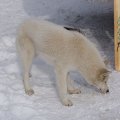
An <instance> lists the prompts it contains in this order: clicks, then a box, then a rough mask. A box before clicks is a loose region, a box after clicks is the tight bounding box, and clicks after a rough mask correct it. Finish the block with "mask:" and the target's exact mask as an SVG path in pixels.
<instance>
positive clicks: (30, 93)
mask: <svg viewBox="0 0 120 120" xmlns="http://www.w3.org/2000/svg"><path fill="white" fill-rule="evenodd" d="M25 93H26V94H27V95H29V96H31V95H33V94H34V90H33V89H30V90H25Z"/></svg>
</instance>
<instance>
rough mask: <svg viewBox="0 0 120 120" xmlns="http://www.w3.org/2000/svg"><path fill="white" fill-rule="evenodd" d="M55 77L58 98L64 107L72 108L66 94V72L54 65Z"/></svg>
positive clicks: (59, 66)
mask: <svg viewBox="0 0 120 120" xmlns="http://www.w3.org/2000/svg"><path fill="white" fill-rule="evenodd" d="M56 77H57V87H58V92H59V96H60V100H61V102H62V104H63V105H65V106H72V105H73V104H72V102H71V100H70V99H69V95H68V94H67V80H66V78H67V72H66V71H64V68H63V67H62V66H61V65H56Z"/></svg>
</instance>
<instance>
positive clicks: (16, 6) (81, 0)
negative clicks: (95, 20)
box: [0, 0, 113, 37]
mask: <svg viewBox="0 0 120 120" xmlns="http://www.w3.org/2000/svg"><path fill="white" fill-rule="evenodd" d="M112 11H113V0H107V1H104V0H94V1H93V0H0V37H1V36H7V35H14V33H15V31H16V28H17V26H18V24H19V23H21V22H22V21H23V20H24V19H26V18H29V17H40V18H47V19H50V20H51V21H54V22H56V23H59V24H69V23H68V21H70V20H71V21H72V20H75V19H76V18H77V17H78V16H79V17H80V16H84V15H88V14H89V15H93V14H101V13H109V12H112Z"/></svg>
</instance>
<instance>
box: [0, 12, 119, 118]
mask: <svg viewBox="0 0 120 120" xmlns="http://www.w3.org/2000/svg"><path fill="white" fill-rule="evenodd" d="M68 23H69V25H72V26H78V27H80V28H82V29H83V31H84V33H85V35H86V36H87V37H88V38H89V39H90V40H91V41H93V42H95V43H96V44H98V48H99V50H100V52H101V54H102V55H103V56H104V55H105V56H107V57H108V59H109V60H110V64H111V68H110V69H111V70H112V73H111V75H110V78H109V82H108V85H109V88H110V93H109V94H106V95H102V94H101V93H99V92H97V91H95V90H94V88H92V87H90V86H89V85H87V84H86V83H85V82H84V81H83V79H82V78H81V76H79V75H78V74H76V73H73V74H72V77H73V78H74V79H75V81H76V85H78V86H79V87H81V91H82V93H81V94H79V95H71V98H72V100H73V102H74V105H73V106H72V107H65V106H63V105H62V104H61V103H60V101H59V98H58V96H57V93H56V88H55V73H54V69H53V68H52V67H51V66H49V65H47V64H45V63H44V61H40V60H39V59H38V58H37V59H36V60H35V61H34V64H33V67H32V72H31V73H32V78H31V83H32V86H33V89H34V90H35V94H34V95H33V96H27V95H26V94H25V93H24V88H23V83H22V76H21V70H20V69H19V64H18V63H19V62H18V58H17V56H16V49H15V36H12V35H4V36H2V37H1V40H0V41H1V42H0V120H120V73H118V72H116V71H114V70H113V66H114V64H113V63H114V55H113V14H102V15H99V16H96V15H94V16H87V17H81V16H78V17H77V18H76V19H72V20H71V19H70V21H69V20H68Z"/></svg>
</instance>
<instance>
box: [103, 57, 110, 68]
mask: <svg viewBox="0 0 120 120" xmlns="http://www.w3.org/2000/svg"><path fill="white" fill-rule="evenodd" d="M104 63H105V65H106V66H107V65H109V63H110V61H109V60H108V59H107V58H104Z"/></svg>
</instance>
